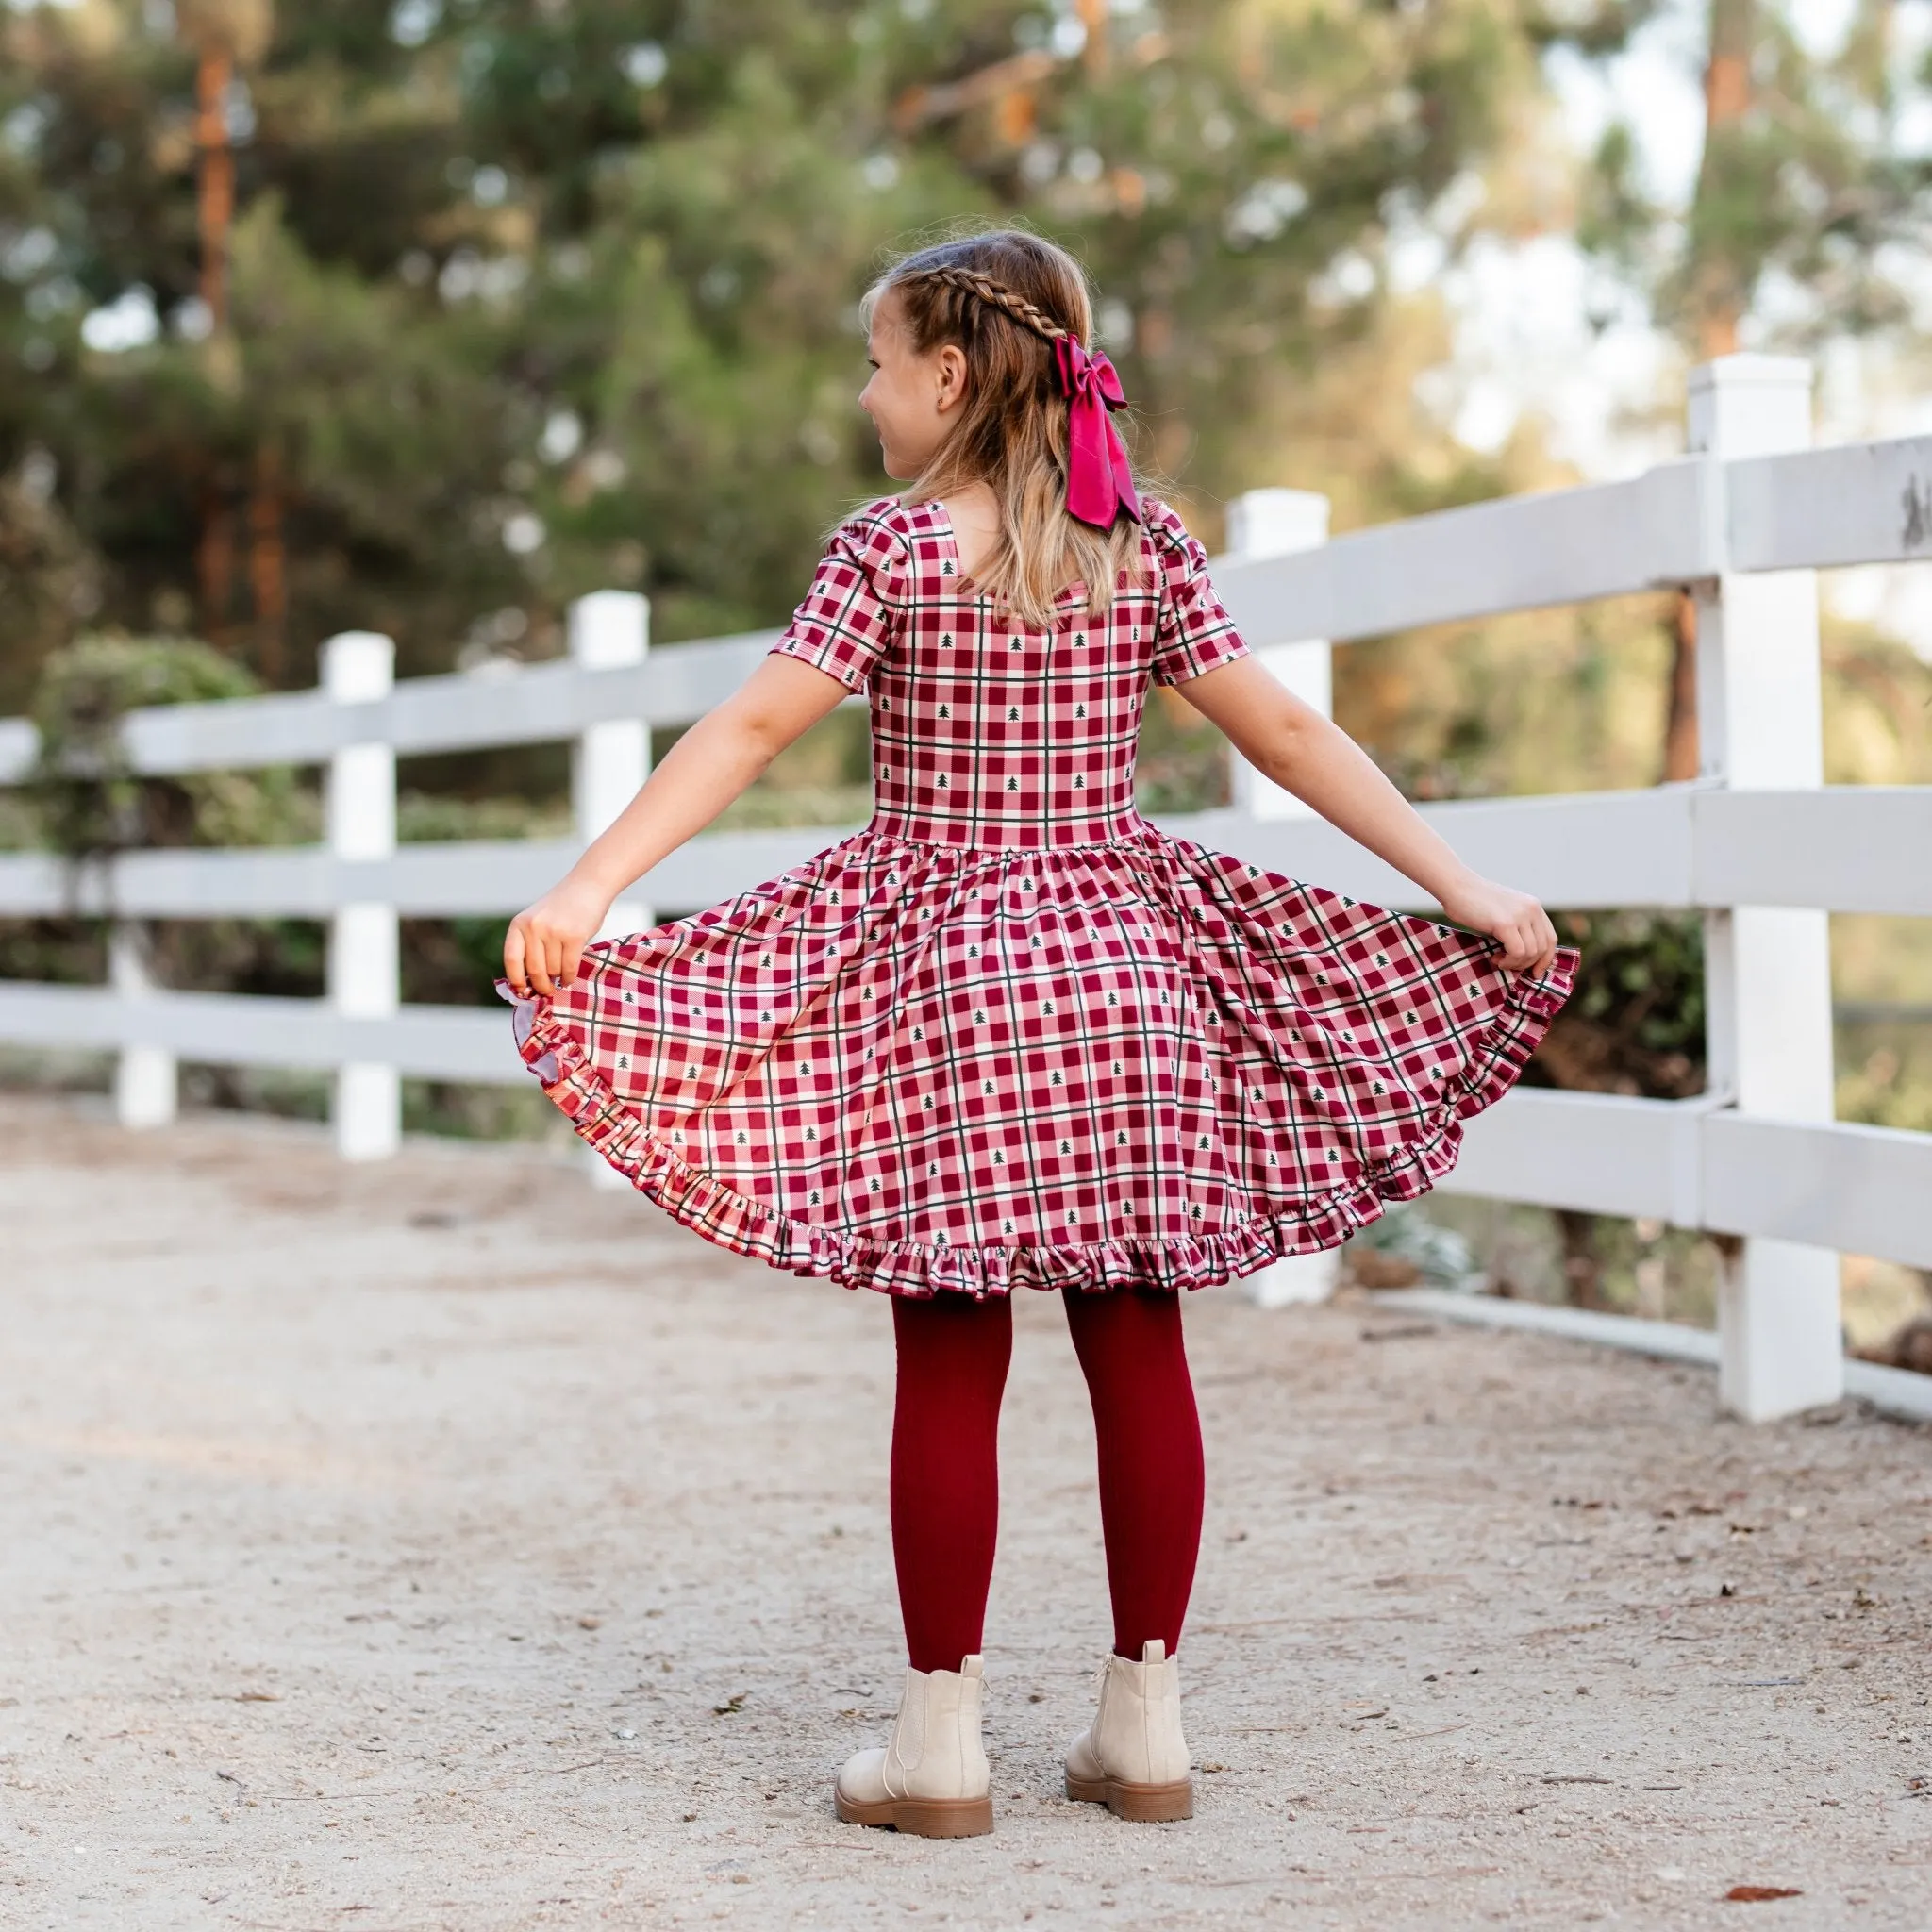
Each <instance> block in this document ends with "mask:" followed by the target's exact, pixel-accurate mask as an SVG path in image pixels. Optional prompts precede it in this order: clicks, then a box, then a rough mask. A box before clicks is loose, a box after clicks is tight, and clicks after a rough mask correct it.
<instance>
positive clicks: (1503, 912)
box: [1442, 874, 1557, 974]
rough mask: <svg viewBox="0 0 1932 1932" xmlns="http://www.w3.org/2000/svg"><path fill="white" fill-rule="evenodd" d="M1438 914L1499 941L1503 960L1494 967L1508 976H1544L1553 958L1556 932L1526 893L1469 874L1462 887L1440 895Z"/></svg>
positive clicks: (1554, 956)
mask: <svg viewBox="0 0 1932 1932" xmlns="http://www.w3.org/2000/svg"><path fill="white" fill-rule="evenodd" d="M1442 910H1443V911H1444V912H1446V913H1447V914H1448V915H1449V917H1450V918H1451V919H1453V920H1455V921H1456V923H1457V924H1458V925H1466V926H1469V927H1470V928H1471V929H1472V930H1473V931H1475V932H1486V933H1488V934H1489V935H1490V936H1491V939H1494V940H1498V941H1501V942H1502V946H1503V957H1502V958H1501V959H1499V960H1498V961H1497V964H1498V965H1500V966H1503V967H1505V968H1506V969H1507V971H1509V972H1511V973H1521V972H1523V971H1524V969H1525V968H1527V969H1528V970H1530V971H1532V972H1534V973H1538V974H1542V973H1547V972H1548V971H1549V969H1550V962H1551V961H1552V960H1553V959H1554V958H1556V956H1557V928H1556V927H1555V926H1554V925H1552V924H1550V915H1549V914H1548V913H1547V912H1545V911H1544V910H1543V908H1541V906H1540V905H1538V904H1537V902H1536V901H1535V900H1534V899H1532V898H1531V897H1530V896H1529V894H1528V893H1527V892H1518V891H1511V890H1510V888H1509V887H1507V886H1499V885H1498V884H1497V883H1496V882H1495V880H1493V879H1486V878H1478V877H1476V876H1475V875H1474V874H1472V875H1471V876H1470V878H1469V879H1468V881H1467V882H1466V883H1465V884H1464V885H1462V886H1460V887H1458V888H1457V890H1456V891H1453V892H1449V893H1447V894H1445V895H1444V897H1443V900H1442Z"/></svg>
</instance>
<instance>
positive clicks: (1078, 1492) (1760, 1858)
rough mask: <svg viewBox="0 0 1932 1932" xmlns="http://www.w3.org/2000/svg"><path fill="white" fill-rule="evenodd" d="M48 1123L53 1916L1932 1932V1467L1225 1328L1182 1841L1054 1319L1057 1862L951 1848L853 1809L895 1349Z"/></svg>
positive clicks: (11, 1753) (880, 1638)
mask: <svg viewBox="0 0 1932 1932" xmlns="http://www.w3.org/2000/svg"><path fill="white" fill-rule="evenodd" d="M0 1124H4V1127H5V1130H6V1131H7V1133H8V1138H9V1141H10V1144H11V1146H12V1147H13V1148H14V1150H16V1151H15V1154H14V1158H12V1159H11V1160H10V1162H9V1163H8V1168H7V1170H6V1173H5V1175H4V1179H0V1189H4V1194H5V1208H6V1214H7V1226H8V1241H7V1243H6V1254H7V1260H6V1268H5V1276H4V1297H5V1299H4V1304H0V1307H4V1318H5V1321H4V1329H0V1334H4V1343H0V1441H4V1444H5V1455H4V1457H0V1602H4V1604H5V1606H6V1616H7V1623H6V1643H5V1647H4V1653H0V1654H4V1657H5V1659H6V1668H5V1681H4V1682H0V1924H5V1925H7V1926H21V1927H42V1926H44V1927H49V1928H52V1927H60V1928H67V1927H76V1926H112V1927H139V1928H141V1932H163V1928H169V1927H177V1926H179V1927H193V1928H202V1927H209V1928H225V1927H241V1926H268V1927H276V1928H281V1927H290V1928H308V1927H320V1926H338V1925H341V1926H348V1925H358V1926H376V1927H399V1928H400V1927H410V1928H414V1927H449V1928H453V1932H491V1928H498V1927H523V1926H537V1925H561V1926H573V1925H591V1924H619V1925H634V1926H650V1927H657V1926H682V1925H699V1924H713V1923H715V1922H717V1921H719V1920H722V1919H729V1920H731V1921H732V1922H734V1923H735V1924H738V1925H743V1926H760V1927H762V1926H772V1927H788V1928H789V1927H792V1926H801V1925H820V1926H825V1927H832V1928H845V1927H873V1926H882V1925H892V1926H903V1925H906V1924H945V1925H954V1926H983V1927H989V1928H991V1927H1000V1928H1005V1927H1012V1926H1019V1925H1022V1924H1026V1923H1029V1922H1030V1923H1033V1924H1039V1925H1041V1926H1053V1925H1060V1926H1085V1925H1096V1926H1148V1927H1153V1926H1162V1927H1169V1926H1201V1927H1206V1926H1208V1925H1210V1924H1211V1925H1214V1926H1217V1927H1218V1926H1224V1925H1229V1924H1240V1925H1257V1926H1258V1925H1268V1926H1274V1925H1304V1924H1306V1925H1309V1926H1321V1925H1333V1926H1348V1927H1364V1928H1374V1932H1381V1928H1385V1927H1392V1926H1427V1927H1444V1926H1453V1925H1458V1924H1474V1923H1480V1922H1484V1921H1494V1922H1499V1923H1507V1924H1511V1925H1519V1926H1530V1925H1536V1926H1541V1925H1548V1926H1557V1925H1562V1926H1568V1925H1573V1924H1582V1923H1590V1922H1598V1923H1604V1924H1624V1925H1645V1926H1649V1925H1656V1926H1677V1925H1683V1926H1692V1925H1696V1926H1703V1925H1707V1924H1712V1923H1714V1919H1713V1914H1714V1912H1716V1906H1715V1902H1716V1901H1718V1900H1720V1899H1721V1898H1723V1896H1724V1893H1725V1892H1726V1891H1728V1890H1730V1888H1732V1887H1733V1886H1737V1885H1757V1886H1769V1887H1788V1888H1791V1889H1793V1890H1797V1891H1798V1892H1800V1893H1801V1894H1802V1895H1801V1896H1799V1897H1796V1898H1790V1899H1787V1900H1783V1901H1781V1902H1773V1903H1767V1904H1760V1905H1757V1906H1753V1907H1750V1908H1749V1910H1748V1911H1747V1912H1746V1915H1745V1920H1744V1923H1745V1924H1751V1925H1756V1924H1763V1925H1765V1926H1768V1927H1773V1926H1780V1925H1783V1926H1794V1925H1805V1926H1819V1927H1827V1926H1828V1927H1838V1926H1865V1925H1870V1926H1899V1927H1913V1928H1921V1927H1923V1926H1924V1925H1925V1924H1927V1923H1928V1922H1932V1708H1928V1693H1932V1539H1928V1535H1927V1532H1928V1530H1932V1511H1928V1509H1927V1507H1926V1504H1927V1499H1928V1497H1932V1431H1924V1430H1914V1429H1912V1428H1910V1427H1907V1426H1904V1425H1900V1424H1891V1423H1887V1422H1881V1421H1877V1420H1874V1419H1873V1418H1871V1417H1870V1416H1868V1415H1866V1414H1864V1413H1862V1412H1859V1411H1857V1410H1856V1409H1851V1410H1847V1411H1846V1412H1844V1413H1843V1414H1841V1415H1839V1416H1835V1417H1833V1418H1830V1419H1828V1421H1827V1422H1826V1423H1825V1424H1823V1425H1821V1424H1818V1423H1816V1422H1814V1423H1812V1424H1809V1425H1807V1424H1788V1425H1784V1426H1779V1427H1774V1428H1768V1429H1760V1430H1755V1431H1754V1430H1748V1429H1745V1428H1743V1427H1741V1426H1740V1425H1737V1424H1729V1423H1725V1422H1723V1421H1721V1420H1719V1419H1718V1418H1717V1417H1716V1415H1715V1414H1714V1410H1713V1391H1712V1385H1711V1382H1710V1379H1709V1378H1708V1376H1707V1375H1705V1374H1699V1373H1696V1372H1693V1371H1690V1370H1685V1369H1679V1368H1673V1367H1668V1366H1663V1365H1659V1364H1656V1363H1651V1362H1646V1361H1642V1360H1639V1359H1636V1358H1633V1357H1624V1356H1621V1355H1612V1354H1609V1353H1594V1352H1591V1351H1590V1350H1587V1349H1585V1348H1582V1347H1579V1346H1574V1345H1570V1344H1564V1343H1558V1342H1550V1341H1538V1340H1534V1339H1531V1338H1526V1337H1521V1336H1508V1335H1491V1334H1484V1333H1480V1332H1475V1331H1470V1330H1454V1329H1432V1328H1429V1327H1427V1326H1426V1325H1424V1324H1414V1323H1412V1322H1409V1321H1408V1320H1407V1319H1405V1318H1396V1317H1393V1316H1391V1315H1390V1314H1387V1313H1384V1312H1381V1311H1378V1310H1375V1309H1373V1308H1366V1307H1362V1306H1359V1305H1357V1306H1353V1307H1346V1306H1344V1307H1331V1308H1324V1309H1318V1310H1303V1311H1296V1312H1290V1313H1276V1314H1264V1313H1261V1312H1259V1311H1257V1310H1256V1309H1254V1308H1253V1307H1250V1306H1248V1305H1247V1304H1246V1303H1245V1302H1244V1301H1243V1300H1241V1298H1240V1296H1239V1295H1238V1294H1236V1293H1232V1292H1218V1293H1208V1294H1204V1295H1200V1296H1197V1297H1196V1298H1195V1299H1194V1300H1193V1301H1192V1302H1191V1304H1190V1307H1189V1317H1190V1323H1191V1327H1190V1345H1191V1351H1192V1355H1193V1359H1194V1362H1195V1366H1196V1371H1197V1374H1198V1377H1199V1381H1200V1386H1201V1393H1202V1400H1203V1407H1204V1411H1205V1414H1206V1417H1207V1425H1208V1458H1209V1463H1208V1466H1209V1504H1208V1537H1207V1543H1206V1547H1205V1550H1204V1553H1203V1561H1202V1568H1201V1574H1200V1581H1199V1584H1198V1587H1197V1590H1196V1593H1195V1599H1194V1614H1193V1623H1192V1624H1191V1634H1190V1639H1189V1642H1188V1645H1187V1649H1186V1653H1185V1668H1186V1672H1187V1678H1186V1685H1187V1692H1188V1705H1187V1709H1188V1715H1189V1725H1190V1736H1191V1743H1192V1745H1193V1748H1194V1753H1195V1757H1196V1762H1197V1765H1198V1767H1199V1775H1198V1778H1197V1786H1198V1790H1199V1792H1200V1800H1199V1813H1198V1816H1197V1817H1196V1819H1195V1820H1194V1822H1193V1823H1192V1824H1191V1825H1182V1826H1138V1827H1137V1826H1127V1825H1123V1824H1119V1823H1117V1822H1115V1821H1114V1820H1112V1819H1109V1818H1108V1817H1107V1816H1105V1815H1103V1814H1098V1813H1095V1812H1093V1811H1091V1810H1090V1809H1088V1808H1086V1807H1074V1806H1070V1805H1068V1804H1067V1803H1066V1802H1065V1801H1064V1800H1063V1799H1062V1798H1061V1797H1060V1795H1059V1794H1058V1752H1059V1749H1060V1747H1061V1746H1062V1744H1063V1742H1064V1740H1065V1738H1066V1737H1067V1736H1068V1735H1069V1734H1070V1733H1071V1732H1073V1731H1074V1730H1075V1729H1077V1728H1078V1726H1079V1724H1081V1723H1083V1722H1084V1721H1085V1713H1086V1709H1087V1700H1088V1697H1089V1693H1090V1681H1091V1671H1092V1668H1093V1666H1094V1664H1095V1663H1096V1662H1097V1661H1098V1657H1099V1653H1100V1651H1101V1648H1102V1647H1103V1645H1104V1644H1105V1642H1106V1640H1107V1632H1108V1624H1107V1620H1106V1617H1105V1613H1104V1605H1105V1592H1104V1584H1103V1575H1102V1567H1101V1557H1100V1547H1099V1537H1098V1530H1097V1523H1096V1516H1095V1505H1094V1498H1093V1491H1092V1478H1091V1438H1090V1436H1089V1434H1088V1431H1087V1426H1086V1421H1085V1417H1084V1414H1083V1412H1082V1398H1081V1391H1080V1385H1079V1380H1078V1375H1077V1373H1076V1371H1075V1370H1074V1362H1073V1357H1072V1352H1071V1350H1070V1348H1069V1346H1068V1344H1067V1341H1066V1336H1065V1332H1064V1327H1063V1324H1062V1323H1061V1320H1060V1316H1059V1311H1058V1307H1056V1306H1055V1305H1054V1303H1053V1302H1052V1301H1051V1300H1048V1299H1045V1298H1038V1299H1032V1300H1029V1301H1027V1302H1026V1303H1024V1305H1023V1306H1022V1308H1021V1310H1020V1313H1021V1317H1022V1335H1021V1339H1020V1347H1019V1349H1018V1352H1017V1360H1016V1363H1015V1371H1014V1376H1013V1382H1012V1386H1011V1393H1010V1396H1009V1399H1008V1419H1007V1435H1006V1455H1007V1464H1006V1469H1007V1476H1006V1492H1007V1498H1008V1507H1007V1521H1006V1524H1005V1528H1004V1533H1003V1539H1002V1547H1001V1562H1000V1570H999V1574H998V1578H997V1581H996V1584H995V1590H994V1601H993V1606H992V1613H991V1625H990V1628H989V1632H988V1672H989V1679H990V1694H989V1700H988V1702H989V1707H990V1718H989V1734H990V1735H989V1743H990V1748H991V1752H992V1756H993V1761H994V1778H995V1783H994V1795H995V1801H996V1803H997V1805H998V1807H999V1814H1000V1824H999V1829H998V1831H997V1833H996V1834H995V1836H994V1837H993V1838H991V1839H990V1840H973V1841H968V1842H963V1843H956V1844H940V1845H935V1844H930V1843H922V1842H919V1841H916V1840H898V1839H895V1838H893V1837H892V1836H891V1835H890V1834H886V1833H878V1832H866V1831H863V1830H860V1829H857V1828H854V1827H847V1826H841V1825H839V1824H836V1823H834V1821H833V1820H832V1817H831V1815H830V1809H829V1806H828V1802H827V1799H828V1780H829V1777H830V1775H831V1773H832V1771H833V1769H834V1768H835V1767H836V1766H837V1764H838V1762H839V1761H840V1759H841V1757H843V1756H844V1754H845V1753H846V1752H847V1751H849V1750H852V1749H854V1748H856V1747H857V1746H858V1745H859V1744H861V1743H863V1742H867V1741H872V1740H877V1739H881V1738H882V1737H883V1735H884V1732H883V1725H884V1721H885V1718H886V1716H887V1714H888V1713H889V1712H890V1710H891V1707H892V1706H893V1704H894V1703H895V1701H896V1697H897V1689H898V1671H899V1668H900V1662H901V1654H900V1652H899V1650H898V1643H897V1637H898V1633H897V1624H896V1615H895V1610H894V1606H893V1598H892V1591H891V1555H890V1550H889V1547H888V1542H887V1532H886V1516H885V1493H884V1477H883V1472H884V1459H885V1450H886V1441H887V1427H888V1420H889V1416H888V1407H889V1395H890V1387H891V1347H890V1327H889V1324H888V1321H887V1319H886V1310H885V1307H884V1306H883V1305H882V1304H881V1303H880V1302H879V1301H878V1300H877V1299H876V1298H874V1297H872V1296H860V1295H857V1294H852V1293H848V1292H846V1291H842V1290H840V1289H835V1288H832V1287H829V1286H828V1285H826V1284H824V1283H822V1282H809V1281H801V1280H797V1279H795V1278H793V1277H791V1276H790V1275H782V1274H774V1273H773V1272H771V1271H769V1270H767V1269H764V1268H762V1267H760V1266H758V1265H756V1264H749V1263H739V1262H736V1261H733V1260H731V1259H730V1258H729V1257H724V1256H721V1255H718V1254H717V1253H716V1252H715V1251H714V1250H711V1249H709V1248H708V1247H706V1246H705V1245H704V1244H703V1243H702V1242H701V1241H698V1240H697V1239H696V1238H694V1237H691V1236H689V1235H686V1234H685V1233H683V1232H682V1231H681V1230H679V1229H677V1228H676V1227H675V1226H674V1225H673V1224H671V1223H670V1222H669V1221H668V1220H666V1219H665V1218H664V1217H662V1216H661V1215H659V1214H658V1213H657V1212H656V1211H655V1210H654V1209H652V1208H649V1207H648V1206H646V1205H645V1204H644V1203H642V1202H641V1201H637V1200H634V1199H632V1198H630V1197H627V1196H611V1195H608V1194H599V1193H593V1192H592V1191H591V1190H590V1189H589V1188H588V1187H587V1186H586V1185H585V1184H584V1182H583V1180H582V1178H581V1176H580V1175H579V1174H577V1173H576V1172H575V1171H574V1170H572V1169H570V1168H568V1167H565V1166H563V1165H561V1164H559V1163H558V1161H557V1160H556V1159H555V1158H548V1157H541V1156H531V1155H527V1154H525V1155H518V1154H515V1153H511V1152H507V1151H499V1150H487V1151H460V1150H453V1149H444V1148H439V1147H411V1148H410V1149H409V1150H408V1152H407V1153H406V1154H405V1156H404V1157H403V1158H401V1159H400V1160H398V1161H396V1162H394V1163H392V1164H391V1165H389V1166H387V1167H384V1168H381V1169H359V1170H350V1169H345V1168H342V1167H341V1166H339V1165H337V1164H336V1163H335V1161H334V1160H333V1158H331V1157H330V1155H329V1153H328V1152H327V1150H326V1148H325V1145H324V1144H323V1142H322V1141H321V1140H320V1138H319V1137H317V1136H315V1135H313V1134H311V1133H309V1132H308V1131H305V1130H297V1129H291V1128H288V1127H278V1126H270V1125H262V1124H255V1123H248V1124H243V1123H234V1122H231V1123H212V1122H208V1121H198V1122H194V1123H192V1124H189V1125H187V1126H186V1127H184V1128H183V1129H182V1130H180V1131H179V1132H178V1133H175V1134H174V1135H171V1136H169V1137H167V1138H166V1139H163V1140H154V1139H148V1140H139V1141H137V1140H130V1139H127V1138H125V1137H123V1136H121V1135H120V1134H119V1133H117V1132H116V1131H115V1130H113V1129H112V1128H111V1127H109V1126H108V1125H106V1124H101V1123H99V1122H97V1121H94V1120H92V1119H91V1118H89V1117H87V1116H84V1115H82V1114H79V1113H76V1112H75V1111H73V1110H72V1109H70V1108H58V1107H56V1106H53V1105H51V1104H47V1103H25V1102H19V1101H15V1102H9V1103H6V1104H4V1105H0ZM1726 1910H1728V1908H1726ZM1715 1922H1716V1923H1722V1924H1729V1923H1730V1919H1729V1917H1728V1916H1726V1914H1725V1913H1724V1912H1717V1914H1716V1920H1715Z"/></svg>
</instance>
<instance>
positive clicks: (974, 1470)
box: [892, 1293, 1013, 1671]
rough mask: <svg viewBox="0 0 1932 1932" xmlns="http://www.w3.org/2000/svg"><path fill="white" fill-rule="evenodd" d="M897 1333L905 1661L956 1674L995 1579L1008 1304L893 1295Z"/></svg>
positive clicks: (895, 1431)
mask: <svg viewBox="0 0 1932 1932" xmlns="http://www.w3.org/2000/svg"><path fill="white" fill-rule="evenodd" d="M892 1332H893V1336H894V1339H895V1341H897V1344H898V1356H899V1387H898V1396H897V1399H896V1401H895V1403H894V1406H893V1410H892V1559H893V1562H894V1564H895V1565H896V1566H897V1569H898V1572H899V1606H900V1609H901V1612H902V1614H903V1615H904V1617H905V1620H906V1649H907V1657H908V1662H909V1663H910V1664H911V1666H912V1668H913V1669H914V1670H915V1671H957V1670H958V1668H959V1664H960V1661H961V1659H963V1658H965V1657H970V1656H972V1655H973V1654H974V1652H975V1651H977V1650H978V1649H979V1646H980V1639H981V1634H982V1632H983V1630H984V1628H985V1624H986V1593H987V1590H988V1588H989V1587H990V1586H991V1582H992V1553H993V1542H994V1539H995V1537H996V1536H997V1534H998V1530H999V1515H1000V1475H999V1427H1000V1397H1001V1395H1002V1394H1003V1393H1004V1392H1005V1390H1006V1386H1007V1364H1008V1362H1009V1361H1010V1360H1011V1358H1012V1353H1013V1305H1012V1303H1011V1302H1010V1301H1009V1300H1008V1298H1007V1297H1006V1296H1005V1295H991V1296H989V1297H988V1298H987V1299H986V1300H985V1301H983V1302H976V1301H974V1300H972V1299H970V1298H969V1297H968V1296H965V1295H961V1294H944V1293H942V1294H937V1295H934V1296H933V1297H932V1298H931V1299H930V1300H913V1299H911V1298H909V1297H908V1296H905V1295H897V1296H894V1297H893V1300H892Z"/></svg>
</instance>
